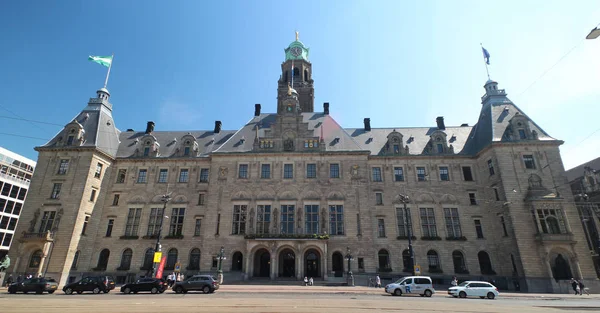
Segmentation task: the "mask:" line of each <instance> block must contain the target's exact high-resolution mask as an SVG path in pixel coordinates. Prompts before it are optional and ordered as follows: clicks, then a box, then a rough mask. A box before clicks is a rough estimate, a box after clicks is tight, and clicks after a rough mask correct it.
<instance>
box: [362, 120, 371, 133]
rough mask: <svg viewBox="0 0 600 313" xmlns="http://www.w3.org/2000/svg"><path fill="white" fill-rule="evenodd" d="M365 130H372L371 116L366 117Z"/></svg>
mask: <svg viewBox="0 0 600 313" xmlns="http://www.w3.org/2000/svg"><path fill="white" fill-rule="evenodd" d="M364 121H365V131H371V119H370V118H368V117H367V118H365V120H364Z"/></svg>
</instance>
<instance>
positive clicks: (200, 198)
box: [198, 193, 206, 205]
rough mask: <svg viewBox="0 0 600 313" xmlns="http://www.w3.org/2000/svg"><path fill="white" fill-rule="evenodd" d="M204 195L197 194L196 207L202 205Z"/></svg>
mask: <svg viewBox="0 0 600 313" xmlns="http://www.w3.org/2000/svg"><path fill="white" fill-rule="evenodd" d="M205 195H206V194H204V193H199V194H198V205H204V196H205Z"/></svg>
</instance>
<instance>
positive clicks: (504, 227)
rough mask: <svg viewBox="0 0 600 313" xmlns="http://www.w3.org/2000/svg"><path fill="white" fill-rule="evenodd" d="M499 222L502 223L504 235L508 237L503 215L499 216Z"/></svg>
mask: <svg viewBox="0 0 600 313" xmlns="http://www.w3.org/2000/svg"><path fill="white" fill-rule="evenodd" d="M500 224H502V233H503V235H504V237H508V231H507V230H506V221H505V220H504V216H500Z"/></svg>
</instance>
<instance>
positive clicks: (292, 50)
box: [284, 32, 310, 61]
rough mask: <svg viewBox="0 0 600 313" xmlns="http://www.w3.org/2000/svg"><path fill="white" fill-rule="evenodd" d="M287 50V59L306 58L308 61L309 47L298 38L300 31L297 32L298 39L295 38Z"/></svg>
mask: <svg viewBox="0 0 600 313" xmlns="http://www.w3.org/2000/svg"><path fill="white" fill-rule="evenodd" d="M284 51H285V60H286V61H288V60H304V61H308V53H309V51H310V49H309V48H307V47H306V46H304V44H303V43H302V42H301V41H300V40H299V39H298V32H296V40H294V41H293V42H292V43H291V44H290V45H289V46H288V47H287V48H285V49H284Z"/></svg>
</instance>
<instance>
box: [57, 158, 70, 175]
mask: <svg viewBox="0 0 600 313" xmlns="http://www.w3.org/2000/svg"><path fill="white" fill-rule="evenodd" d="M68 170H69V160H68V159H63V160H60V164H59V165H58V175H65V174H67V171H68Z"/></svg>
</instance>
